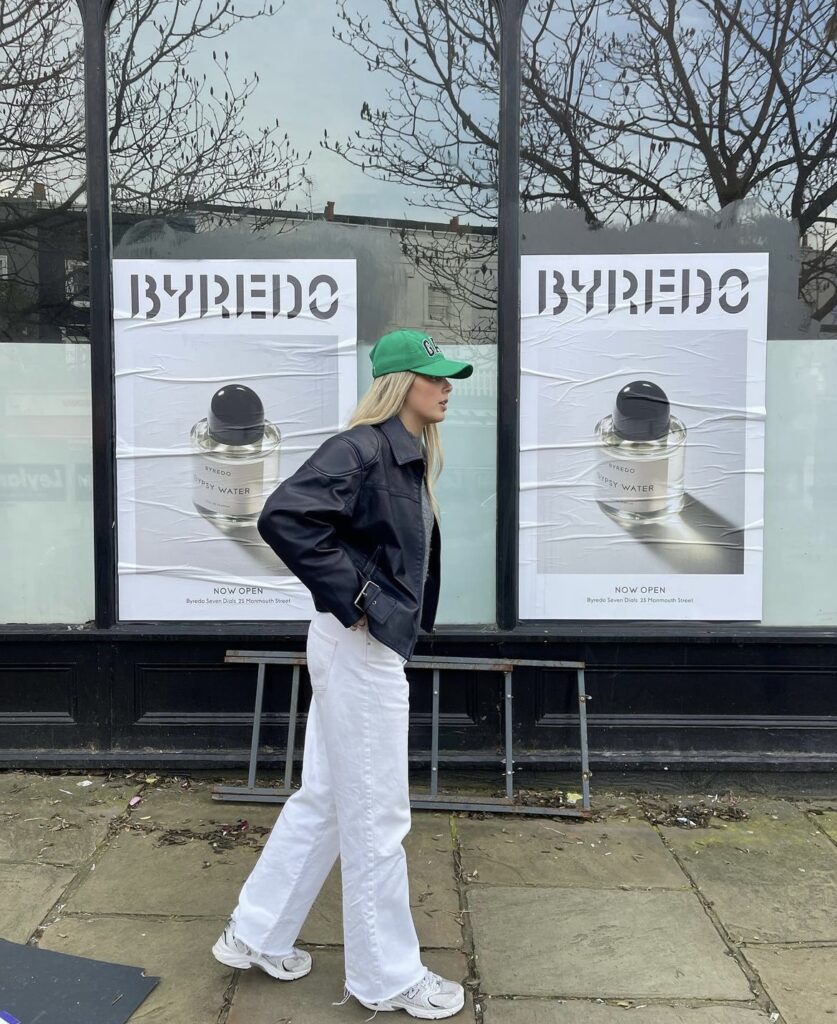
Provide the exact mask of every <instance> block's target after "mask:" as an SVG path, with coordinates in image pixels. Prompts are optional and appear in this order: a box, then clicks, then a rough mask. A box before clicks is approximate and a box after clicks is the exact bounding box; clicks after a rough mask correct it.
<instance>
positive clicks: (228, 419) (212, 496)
mask: <svg viewBox="0 0 837 1024" xmlns="http://www.w3.org/2000/svg"><path fill="white" fill-rule="evenodd" d="M191 440H192V448H193V451H194V453H195V454H194V471H193V477H192V502H193V504H194V506H195V508H196V509H197V510H198V512H200V514H201V515H202V516H204V517H205V518H206V519H209V520H212V521H213V522H214V523H215V524H216V525H217V526H220V527H232V528H237V527H243V526H251V525H253V524H254V523H255V521H256V520H257V519H258V517H259V514H260V512H261V510H262V507H263V506H264V502H265V500H266V498H267V495H268V494H269V493H270V491H271V490H272V489H273V487H274V486H275V484H276V482H277V481H278V478H279V445H280V443H281V440H282V436H281V433H280V431H279V428H278V427H277V426H276V425H275V424H273V423H270V422H269V421H267V420H265V416H264V405H263V404H262V400H261V398H259V396H258V395H257V394H256V392H255V391H253V390H252V388H248V387H247V386H246V385H245V384H225V385H224V387H222V388H220V389H219V390H218V391H216V392H215V394H214V395H213V396H212V399H211V401H210V403H209V412H208V415H207V416H206V417H205V418H204V419H202V420H198V422H197V423H196V424H195V425H194V426H193V427H192V432H191Z"/></svg>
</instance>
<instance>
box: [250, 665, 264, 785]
mask: <svg viewBox="0 0 837 1024" xmlns="http://www.w3.org/2000/svg"><path fill="white" fill-rule="evenodd" d="M263 700H264V662H263V661H260V662H259V671H258V675H257V676H256V706H255V708H254V709H253V736H252V738H251V740H250V770H249V772H248V774H247V786H248V788H250V789H253V788H255V785H256V765H257V762H258V760H259V730H260V729H261V724H262V702H263Z"/></svg>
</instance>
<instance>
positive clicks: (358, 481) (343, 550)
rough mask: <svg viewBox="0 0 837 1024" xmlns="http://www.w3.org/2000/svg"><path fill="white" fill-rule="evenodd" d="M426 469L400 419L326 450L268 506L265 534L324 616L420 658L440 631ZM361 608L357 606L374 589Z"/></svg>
mask: <svg viewBox="0 0 837 1024" xmlns="http://www.w3.org/2000/svg"><path fill="white" fill-rule="evenodd" d="M423 476H424V459H423V457H422V455H421V452H420V451H419V450H418V446H417V445H416V443H415V440H414V438H413V436H412V435H411V434H410V433H409V432H408V430H407V428H406V427H405V426H404V424H403V423H402V422H401V419H400V417H399V416H398V415H397V414H396V415H395V416H392V417H391V418H390V419H388V420H386V421H384V422H383V423H379V424H375V425H373V426H369V425H364V426H358V427H352V428H351V429H349V430H344V431H342V432H341V433H339V434H335V435H334V436H333V437H330V438H329V439H328V440H327V441H325V442H324V443H323V444H322V445H320V447H319V448H318V449H317V451H316V452H314V454H313V455H312V456H310V458H308V459H307V460H306V462H304V463H303V464H302V465H301V466H300V467H299V469H298V470H297V471H296V472H295V473H294V474H293V475H292V476H290V477H288V479H287V480H284V481H283V482H282V483H281V484H279V486H278V487H277V488H276V490H275V491H274V492H273V493H272V494H271V495H270V497H269V498H268V499H267V501H266V502H265V506H264V509H263V510H262V513H261V515H260V516H259V521H258V530H259V533H260V534H261V536H262V538H263V539H264V540H265V541H266V542H267V543H268V544H269V545H270V547H271V548H273V550H274V551H275V552H276V554H277V555H279V557H280V558H281V559H282V561H283V562H284V563H285V564H286V565H287V567H288V568H289V569H290V570H291V572H293V573H294V574H295V575H296V576H297V577H298V578H299V579H300V580H301V581H302V582H303V583H304V584H305V586H306V587H308V589H309V590H310V591H311V594H312V596H313V598H314V607H315V608H316V609H317V610H318V611H328V612H331V613H332V614H333V615H334V616H336V618H338V619H339V620H340V622H341V623H342V624H343V625H344V626H347V627H348V626H352V625H354V623H355V622H357V621H358V619H359V618H360V617H361V614H362V613H363V612H364V611H365V612H366V616H367V622H368V626H369V632H370V633H371V634H372V635H373V636H374V637H376V638H377V639H378V640H380V641H381V643H383V644H386V645H387V647H391V648H392V649H393V650H395V651H397V652H398V653H399V654H400V655H401V656H402V657H404V658H407V659H409V658H410V657H412V654H413V649H414V647H415V644H416V639H417V634H418V629H419V625H421V627H422V628H423V629H425V630H427V631H428V632H432V631H433V624H434V622H435V620H436V609H437V607H438V603H439V583H440V575H441V573H440V554H441V533H440V531H439V524H438V522H437V521H436V520H435V519H434V522H433V534H432V538H431V542H430V559H429V562H428V567H427V580H426V582H425V583H424V587H423V590H424V600H423V603H422V605H421V622H419V604H420V600H419V599H420V596H421V591H422V579H421V573H422V569H423V567H424V544H425V539H424V538H425V535H424V523H423V520H422V514H421V486H422V479H423ZM369 579H371V580H372V581H373V583H375V584H377V585H378V587H380V589H377V588H376V587H374V586H373V587H369V588H367V595H368V596H365V597H364V599H363V601H362V606H361V607H358V606H357V605H355V603H354V601H355V598H356V597H357V596H358V593H359V592H360V590H361V588H362V587H363V584H364V582H365V581H366V580H369Z"/></svg>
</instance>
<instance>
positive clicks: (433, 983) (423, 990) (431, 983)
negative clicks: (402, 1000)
mask: <svg viewBox="0 0 837 1024" xmlns="http://www.w3.org/2000/svg"><path fill="white" fill-rule="evenodd" d="M441 989H442V979H441V978H440V977H439V975H438V974H434V973H433V971H427V972H426V973H425V975H424V977H423V978H422V979H421V981H419V982H418V983H417V984H415V985H411V986H410V988H408V989H407V990H406V991H405V992H404V993H403V994H404V995H405V996H406V997H407V999H414V998H415V997H416V996H423V995H431V994H432V993H433V992H440V991H441Z"/></svg>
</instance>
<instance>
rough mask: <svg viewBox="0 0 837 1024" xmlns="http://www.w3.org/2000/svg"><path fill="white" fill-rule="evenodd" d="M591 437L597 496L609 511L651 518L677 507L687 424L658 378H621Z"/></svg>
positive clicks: (630, 519)
mask: <svg viewBox="0 0 837 1024" xmlns="http://www.w3.org/2000/svg"><path fill="white" fill-rule="evenodd" d="M596 437H597V440H598V442H599V461H598V465H597V467H596V476H595V483H596V500H597V501H598V503H599V505H600V507H601V508H602V509H603V510H604V511H605V512H606V513H607V514H608V515H609V516H613V518H614V519H619V520H623V521H627V522H653V521H654V520H657V519H664V518H666V517H667V516H671V515H675V514H676V513H678V512H679V511H680V510H681V508H682V507H683V498H684V490H683V471H684V465H685V457H686V427H685V426H684V425H683V423H682V422H681V421H680V420H679V419H677V417H676V416H672V415H671V406H670V404H669V400H668V396H667V395H666V393H665V391H663V389H662V388H661V387H660V386H659V385H658V384H654V383H653V382H652V381H648V380H635V381H631V383H630V384H626V385H625V387H623V388H622V389H621V391H619V393H618V394H617V396H616V403H615V405H614V409H613V412H612V413H611V414H610V415H609V416H605V417H604V419H601V420H600V421H599V422H598V423H597V424H596Z"/></svg>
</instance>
